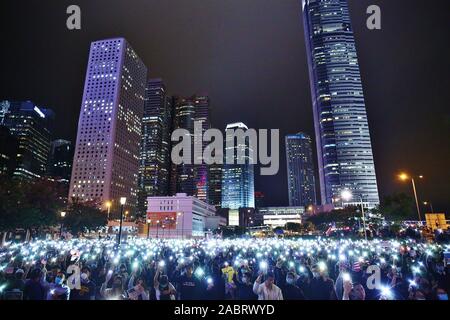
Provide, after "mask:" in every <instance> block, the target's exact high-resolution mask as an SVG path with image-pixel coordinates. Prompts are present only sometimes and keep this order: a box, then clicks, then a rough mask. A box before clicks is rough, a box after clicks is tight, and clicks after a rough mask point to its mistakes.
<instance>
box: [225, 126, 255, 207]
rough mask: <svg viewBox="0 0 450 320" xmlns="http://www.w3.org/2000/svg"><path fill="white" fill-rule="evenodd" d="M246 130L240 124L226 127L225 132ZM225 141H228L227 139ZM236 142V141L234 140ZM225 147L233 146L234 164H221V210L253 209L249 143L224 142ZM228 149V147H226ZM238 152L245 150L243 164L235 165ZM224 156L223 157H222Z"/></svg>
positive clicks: (253, 192) (253, 187) (252, 182)
mask: <svg viewBox="0 0 450 320" xmlns="http://www.w3.org/2000/svg"><path fill="white" fill-rule="evenodd" d="M236 129H242V130H244V131H245V130H248V127H247V126H246V125H245V124H243V123H242V122H239V123H232V124H229V125H227V127H226V130H236ZM227 139H229V138H228V137H227ZM235 140H236V139H235ZM225 143H226V144H225V145H229V146H233V147H231V148H233V149H234V151H233V152H234V164H229V163H224V164H223V176H222V208H228V209H233V210H236V209H239V208H254V207H255V186H254V174H253V164H250V162H251V159H250V157H251V153H250V143H249V141H248V139H246V141H245V143H244V144H239V143H235V142H233V141H228V140H227V141H226V142H225ZM226 149H228V147H226ZM238 150H245V158H246V159H245V164H237V154H238ZM224 156H225V155H224Z"/></svg>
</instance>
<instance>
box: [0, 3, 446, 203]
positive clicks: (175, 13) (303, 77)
mask: <svg viewBox="0 0 450 320" xmlns="http://www.w3.org/2000/svg"><path fill="white" fill-rule="evenodd" d="M300 2H301V0H121V1H118V0H114V1H113V0H95V1H93V0H86V1H80V0H71V1H65V0H64V1H63V0H51V1H37V0H28V1H19V0H2V1H1V4H0V15H1V19H0V20H1V21H0V23H1V24H2V26H1V30H2V36H1V39H2V46H1V49H0V50H1V55H2V57H1V59H0V63H1V67H0V70H1V81H2V83H1V86H0V100H3V99H10V100H33V101H34V102H36V103H37V104H38V105H42V106H48V107H50V108H52V109H54V110H55V112H56V115H57V123H56V128H55V138H66V139H69V140H72V141H74V140H75V137H76V126H77V122H78V115H79V110H80V103H81V99H82V92H83V84H84V77H85V71H86V66H87V58H88V51H89V44H90V42H91V41H94V40H99V39H104V38H111V37H118V36H123V37H125V38H126V39H127V40H128V41H129V42H130V44H131V45H132V46H133V48H134V49H135V50H136V52H137V53H138V54H139V56H140V57H141V58H142V59H143V61H144V63H145V64H146V65H147V67H148V68H149V70H150V77H161V78H163V79H164V81H165V83H166V85H167V88H168V91H169V93H170V94H178V95H186V96H189V95H192V94H193V93H202V94H204V93H206V94H209V96H210V97H211V109H212V124H213V126H214V127H216V128H221V129H223V128H224V126H225V124H226V123H230V122H234V121H242V122H244V123H246V124H247V125H248V126H249V127H252V128H256V129H259V128H268V129H270V128H279V129H280V134H281V137H284V135H285V134H288V133H295V132H298V131H304V132H306V133H309V134H311V135H313V133H314V131H313V118H312V105H311V96H310V88H309V79H308V72H307V61H306V53H305V44H304V36H303V24H302V20H301V19H302V17H301V5H300ZM71 4H78V5H79V6H80V7H81V10H82V30H80V31H69V30H68V29H67V28H66V19H67V14H66V8H67V6H69V5H71ZM371 4H377V5H379V6H380V7H381V10H382V30H381V31H370V30H368V29H367V28H366V18H367V15H366V13H365V12H366V8H367V7H368V6H369V5H371ZM449 4H450V1H448V0H430V1H423V0H420V1H419V0H349V5H350V11H351V15H352V21H353V28H354V32H355V37H356V44H357V49H358V55H359V62H360V68H361V74H362V80H363V86H364V91H365V98H366V105H367V110H368V116H369V125H370V129H371V137H372V142H373V149H374V157H375V166H376V171H377V176H378V184H379V189H380V194H381V196H384V195H388V194H391V193H393V192H409V193H410V194H411V192H412V190H411V186H410V185H409V184H402V183H399V182H397V181H396V180H395V174H396V173H397V172H398V171H399V170H400V169H404V170H407V171H409V172H412V173H416V174H423V175H424V176H425V180H424V181H421V182H420V183H418V192H419V197H420V198H421V200H422V201H425V200H428V201H432V202H433V205H434V207H435V211H447V212H448V209H450V187H449V184H450V169H449V160H450V138H449V137H450V108H449V106H450V104H449V98H448V95H449V89H450V80H449V79H450V76H449V74H450V68H449V66H450V62H449V58H450V46H449V30H450V17H449V13H450V5H449ZM283 141H284V139H283V138H282V140H281V141H280V142H281V143H282V144H283ZM285 161H286V160H285V157H284V146H283V148H282V149H281V159H280V162H281V166H280V171H279V173H278V175H276V176H273V177H259V176H256V186H255V189H256V190H257V191H262V192H264V193H265V195H266V205H287V202H288V198H287V179H286V164H285ZM316 169H317V168H316ZM257 172H258V174H259V170H258V171H257ZM318 198H319V197H318Z"/></svg>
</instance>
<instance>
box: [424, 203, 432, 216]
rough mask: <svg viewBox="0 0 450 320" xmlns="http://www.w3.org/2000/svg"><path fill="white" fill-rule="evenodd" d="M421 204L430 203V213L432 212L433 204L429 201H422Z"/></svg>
mask: <svg viewBox="0 0 450 320" xmlns="http://www.w3.org/2000/svg"><path fill="white" fill-rule="evenodd" d="M423 204H424V205H425V206H427V205H430V209H431V213H434V209H433V204H432V203H431V202H429V201H424V202H423Z"/></svg>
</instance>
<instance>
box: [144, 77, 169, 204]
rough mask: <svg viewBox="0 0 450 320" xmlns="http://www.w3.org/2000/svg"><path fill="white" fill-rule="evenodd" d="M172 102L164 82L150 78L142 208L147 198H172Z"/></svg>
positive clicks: (145, 117) (145, 130) (145, 107)
mask: <svg viewBox="0 0 450 320" xmlns="http://www.w3.org/2000/svg"><path fill="white" fill-rule="evenodd" d="M171 128H172V100H171V99H170V97H168V96H167V93H166V87H165V85H164V83H163V82H162V80H161V79H150V80H149V81H148V83H147V87H146V89H145V104H144V116H143V118H142V141H141V152H140V159H139V161H140V164H139V189H140V190H139V191H140V194H139V200H140V201H139V208H143V209H144V211H145V208H146V206H147V205H146V201H147V197H152V196H167V195H169V177H170V175H169V173H170V134H171Z"/></svg>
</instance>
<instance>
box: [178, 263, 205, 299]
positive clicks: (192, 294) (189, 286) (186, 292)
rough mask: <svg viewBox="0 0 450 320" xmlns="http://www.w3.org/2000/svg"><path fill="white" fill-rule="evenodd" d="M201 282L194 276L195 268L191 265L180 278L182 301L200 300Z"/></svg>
mask: <svg viewBox="0 0 450 320" xmlns="http://www.w3.org/2000/svg"><path fill="white" fill-rule="evenodd" d="M200 286H201V284H200V281H199V280H198V279H197V278H196V277H195V276H194V267H193V265H192V264H189V265H187V266H186V268H185V272H184V273H183V274H181V275H180V277H179V278H178V288H179V293H180V300H197V299H199V298H200V290H201V287H200Z"/></svg>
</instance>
